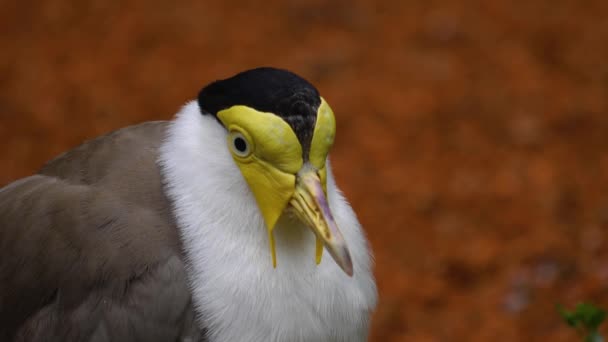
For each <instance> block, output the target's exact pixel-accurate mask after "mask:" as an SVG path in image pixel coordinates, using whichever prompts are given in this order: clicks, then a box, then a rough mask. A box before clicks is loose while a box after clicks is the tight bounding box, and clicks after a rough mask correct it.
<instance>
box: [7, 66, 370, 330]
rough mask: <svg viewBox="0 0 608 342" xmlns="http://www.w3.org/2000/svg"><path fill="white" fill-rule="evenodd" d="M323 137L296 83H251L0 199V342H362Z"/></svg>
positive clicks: (217, 87) (85, 150)
mask: <svg viewBox="0 0 608 342" xmlns="http://www.w3.org/2000/svg"><path fill="white" fill-rule="evenodd" d="M317 118H318V120H317ZM334 133H335V120H334V118H333V113H332V111H331V109H330V108H329V106H328V105H327V103H326V102H325V101H324V100H323V99H321V98H320V96H319V94H318V92H317V91H316V90H315V89H314V87H313V86H312V85H311V84H310V83H308V82H307V81H305V80H303V79H301V78H300V77H299V76H297V75H295V74H293V73H291V72H288V71H286V70H280V69H274V68H258V69H253V70H250V71H246V72H243V73H240V74H238V75H236V76H234V77H231V78H229V79H226V80H221V81H217V82H213V83H212V84H211V85H209V86H207V87H205V88H203V90H202V91H201V92H200V93H199V98H198V101H190V102H188V103H187V104H185V105H184V106H183V107H182V108H181V110H180V111H179V112H178V113H177V114H176V115H175V117H174V118H173V119H172V120H171V121H170V122H151V123H145V124H141V125H137V126H132V127H128V128H124V129H121V130H118V131H116V132H113V133H110V134H108V135H105V136H102V137H100V138H97V139H95V140H92V141H89V142H87V143H85V144H83V145H81V146H80V147H77V148H76V149H74V150H71V151H69V152H67V153H65V154H63V155H61V156H59V157H58V158H56V159H55V160H53V161H51V162H49V163H48V164H47V165H45V166H44V167H43V168H42V169H41V170H40V172H39V173H38V174H36V175H34V176H31V177H28V178H25V179H22V180H19V181H16V182H14V183H12V184H9V185H8V186H6V187H4V188H2V189H0V341H159V342H160V341H209V342H211V341H212V342H232V341H265V342H266V341H294V342H295V341H333V342H339V341H348V342H355V341H357V342H363V341H365V339H366V338H367V332H368V328H369V315H370V312H371V311H372V310H373V308H374V306H375V303H376V298H377V292H376V286H375V282H374V279H373V274H372V266H371V258H370V253H369V248H368V245H367V241H366V239H365V235H364V234H363V231H362V229H361V225H360V224H359V222H358V220H357V218H356V215H355V214H354V212H353V211H352V208H351V207H350V206H349V204H348V202H347V201H346V199H345V198H344V197H343V196H342V195H341V194H340V191H339V190H338V188H337V186H336V184H335V180H334V178H333V174H332V172H331V168H330V165H329V161H328V160H327V155H328V153H329V149H330V148H331V145H332V142H333V136H334ZM309 157H310V158H309ZM246 164H247V165H246ZM294 214H295V216H294ZM338 227H340V229H339V228H338ZM308 229H310V231H308ZM275 241H276V242H277V243H276V244H275ZM321 243H322V245H321ZM315 244H316V245H317V248H313V247H314V245H315ZM347 244H348V248H347ZM319 246H323V248H322V249H320V248H318V247H319ZM269 247H270V248H269ZM275 247H276V248H275ZM326 251H328V253H329V255H330V256H331V257H332V258H333V261H335V262H331V261H325V262H319V261H321V256H322V255H323V254H324V253H325V252H326ZM275 252H276V253H275ZM325 254H327V253H325ZM276 256H279V258H280V265H279V267H276V268H275V263H274V262H275V261H276V258H275V257H276ZM328 257H329V256H328ZM326 258H327V257H326ZM326 258H324V259H326ZM315 260H316V262H314V261H315ZM353 270H356V271H355V272H353Z"/></svg>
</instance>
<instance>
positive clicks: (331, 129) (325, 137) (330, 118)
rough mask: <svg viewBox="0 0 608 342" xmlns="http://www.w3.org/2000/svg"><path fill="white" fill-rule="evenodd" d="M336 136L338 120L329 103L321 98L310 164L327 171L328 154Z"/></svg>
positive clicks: (311, 147)
mask: <svg viewBox="0 0 608 342" xmlns="http://www.w3.org/2000/svg"><path fill="white" fill-rule="evenodd" d="M335 136H336V119H335V118H334V113H333V111H332V110H331V108H330V107H329V105H328V104H327V102H325V99H323V98H321V105H320V106H319V110H318V111H317V122H316V123H315V130H314V132H313V136H312V142H311V144H310V154H309V159H310V163H311V164H312V165H313V166H314V167H316V168H317V169H318V170H321V169H325V160H326V159H327V153H329V149H330V148H331V146H332V145H333V144H334V138H335Z"/></svg>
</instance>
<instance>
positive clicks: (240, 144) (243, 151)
mask: <svg viewBox="0 0 608 342" xmlns="http://www.w3.org/2000/svg"><path fill="white" fill-rule="evenodd" d="M230 143H231V146H230V147H231V148H232V152H233V153H234V154H236V155H237V156H239V157H247V156H248V155H250V154H251V149H250V148H249V143H248V142H247V138H245V137H244V136H243V134H241V133H239V132H233V133H231V134H230Z"/></svg>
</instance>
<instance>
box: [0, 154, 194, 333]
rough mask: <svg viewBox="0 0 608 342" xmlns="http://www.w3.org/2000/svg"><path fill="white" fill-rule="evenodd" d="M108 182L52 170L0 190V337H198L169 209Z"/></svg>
mask: <svg viewBox="0 0 608 342" xmlns="http://www.w3.org/2000/svg"><path fill="white" fill-rule="evenodd" d="M149 159H150V160H151V163H152V165H143V164H142V163H140V164H142V167H154V163H153V161H154V158H152V157H150V158H149ZM85 171H86V170H85ZM107 176H111V174H108V175H106V176H104V177H106V178H107ZM145 185H146V184H144V185H142V186H145ZM131 186H135V185H131ZM108 189H112V188H111V187H103V186H92V185H88V184H83V183H75V182H68V181H65V180H62V179H60V178H57V177H54V176H49V175H34V176H31V177H28V178H25V179H22V180H19V181H17V182H14V183H12V184H9V185H8V186H6V187H5V188H2V189H0V341H11V340H13V341H203V340H204V336H203V333H202V332H201V331H200V329H198V328H197V325H196V322H195V317H194V313H193V310H192V304H191V297H190V291H189V289H188V284H187V279H186V274H185V266H184V262H183V260H182V258H181V254H180V252H179V241H178V239H177V232H176V231H175V227H173V226H172V223H171V220H170V219H168V218H167V216H166V212H161V213H159V210H158V208H159V206H160V205H156V206H155V205H149V203H146V201H145V200H142V201H141V203H138V200H137V199H130V198H128V197H129V196H127V195H121V194H120V193H118V192H116V191H114V190H112V191H108ZM135 190H137V189H135ZM156 192H158V191H156ZM130 193H131V194H132V193H137V192H136V191H135V192H133V191H131V192H130ZM148 197H153V198H154V199H155V201H156V202H158V203H160V202H159V201H160V200H159V198H160V197H159V194H157V193H154V194H151V195H150V196H148ZM148 201H149V200H148Z"/></svg>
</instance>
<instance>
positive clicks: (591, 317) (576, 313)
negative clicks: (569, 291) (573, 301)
mask: <svg viewBox="0 0 608 342" xmlns="http://www.w3.org/2000/svg"><path fill="white" fill-rule="evenodd" d="M558 311H559V313H560V315H561V316H562V318H563V319H564V321H565V322H566V323H568V325H569V326H571V327H573V328H575V329H576V330H578V331H579V332H581V334H582V335H583V336H584V340H583V341H585V342H602V341H604V339H603V338H602V336H601V335H600V333H599V327H600V325H601V324H602V322H604V319H605V318H606V311H605V310H603V309H600V308H598V307H596V306H594V305H592V304H589V303H579V304H577V305H576V307H575V308H574V310H572V311H568V310H566V309H565V308H564V307H563V306H561V305H559V306H558Z"/></svg>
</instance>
